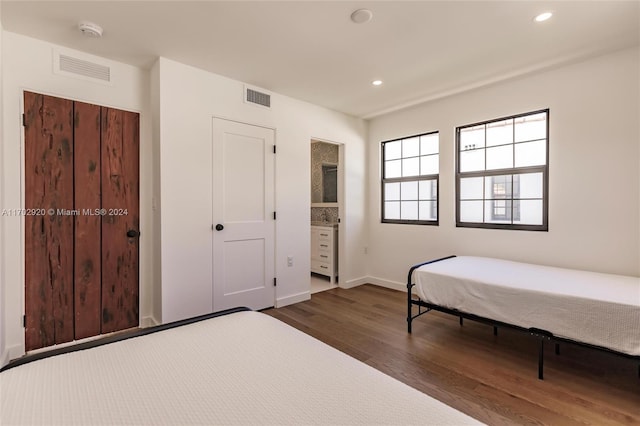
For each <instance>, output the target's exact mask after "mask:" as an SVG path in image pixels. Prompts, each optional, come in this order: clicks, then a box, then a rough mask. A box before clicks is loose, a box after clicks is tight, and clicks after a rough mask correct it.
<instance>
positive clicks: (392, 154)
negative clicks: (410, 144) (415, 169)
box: [384, 141, 402, 161]
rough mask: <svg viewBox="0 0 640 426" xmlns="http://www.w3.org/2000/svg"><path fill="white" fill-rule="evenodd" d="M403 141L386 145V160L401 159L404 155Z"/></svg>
mask: <svg viewBox="0 0 640 426" xmlns="http://www.w3.org/2000/svg"><path fill="white" fill-rule="evenodd" d="M401 143H402V142H401V141H394V142H387V143H385V144H384V159H385V161H386V160H395V159H397V158H400V157H401V155H402V151H401V149H400V148H401V146H402V145H401Z"/></svg>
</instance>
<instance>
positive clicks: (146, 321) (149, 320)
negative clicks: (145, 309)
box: [140, 316, 160, 328]
mask: <svg viewBox="0 0 640 426" xmlns="http://www.w3.org/2000/svg"><path fill="white" fill-rule="evenodd" d="M158 324H160V322H159V321H158V320H156V319H155V318H154V317H153V316H149V317H143V318H142V319H141V320H140V327H142V328H147V327H153V326H154V325H158Z"/></svg>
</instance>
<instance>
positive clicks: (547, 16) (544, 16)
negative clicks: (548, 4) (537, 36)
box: [534, 12, 553, 22]
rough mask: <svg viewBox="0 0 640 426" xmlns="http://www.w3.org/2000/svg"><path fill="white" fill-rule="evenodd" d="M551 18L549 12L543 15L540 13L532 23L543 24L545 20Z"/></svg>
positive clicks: (551, 14)
mask: <svg viewBox="0 0 640 426" xmlns="http://www.w3.org/2000/svg"><path fill="white" fill-rule="evenodd" d="M552 16H553V13H551V12H544V13H541V14H540V15H538V16H536V17H535V18H534V21H536V22H544V21H546V20H547V19H549V18H551V17H552Z"/></svg>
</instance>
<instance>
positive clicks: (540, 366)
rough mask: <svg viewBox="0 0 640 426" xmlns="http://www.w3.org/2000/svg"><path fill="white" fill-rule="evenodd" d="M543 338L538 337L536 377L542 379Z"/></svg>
mask: <svg viewBox="0 0 640 426" xmlns="http://www.w3.org/2000/svg"><path fill="white" fill-rule="evenodd" d="M543 370H544V339H540V352H539V354H538V379H540V380H544V377H543Z"/></svg>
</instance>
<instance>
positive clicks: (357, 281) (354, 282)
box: [339, 277, 370, 290]
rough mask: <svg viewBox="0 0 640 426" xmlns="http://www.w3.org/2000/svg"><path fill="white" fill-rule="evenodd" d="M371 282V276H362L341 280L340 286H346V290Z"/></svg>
mask: <svg viewBox="0 0 640 426" xmlns="http://www.w3.org/2000/svg"><path fill="white" fill-rule="evenodd" d="M369 282H370V279H369V277H360V278H356V279H353V280H348V281H345V282H341V283H339V286H340V288H344V289H345V290H348V289H350V288H354V287H358V286H359V285H362V284H368V283H369Z"/></svg>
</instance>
